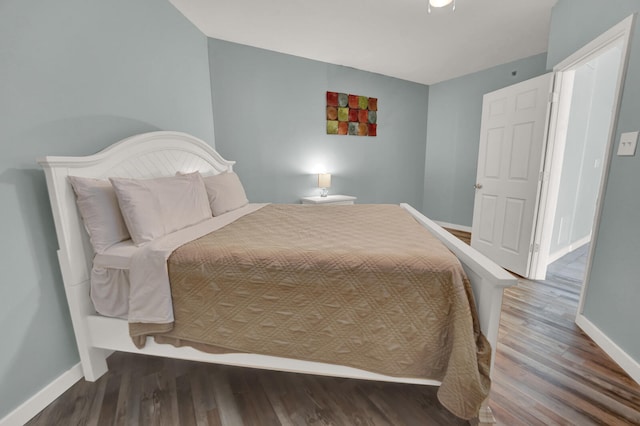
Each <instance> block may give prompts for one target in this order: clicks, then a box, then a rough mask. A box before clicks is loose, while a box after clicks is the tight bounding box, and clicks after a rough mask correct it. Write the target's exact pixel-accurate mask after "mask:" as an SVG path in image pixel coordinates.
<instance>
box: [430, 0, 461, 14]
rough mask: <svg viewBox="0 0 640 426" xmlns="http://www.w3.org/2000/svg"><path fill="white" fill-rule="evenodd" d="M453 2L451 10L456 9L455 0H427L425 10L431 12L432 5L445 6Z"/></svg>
mask: <svg viewBox="0 0 640 426" xmlns="http://www.w3.org/2000/svg"><path fill="white" fill-rule="evenodd" d="M451 3H453V7H452V8H451V10H456V0H429V3H428V8H427V12H428V13H431V8H432V7H445V6H448V5H450V4H451Z"/></svg>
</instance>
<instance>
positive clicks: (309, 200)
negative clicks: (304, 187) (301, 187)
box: [301, 195, 357, 205]
mask: <svg viewBox="0 0 640 426" xmlns="http://www.w3.org/2000/svg"><path fill="white" fill-rule="evenodd" d="M356 200H357V198H356V197H352V196H350V195H327V196H326V197H320V196H316V197H302V200H301V201H302V204H343V205H344V204H353V203H355V201H356Z"/></svg>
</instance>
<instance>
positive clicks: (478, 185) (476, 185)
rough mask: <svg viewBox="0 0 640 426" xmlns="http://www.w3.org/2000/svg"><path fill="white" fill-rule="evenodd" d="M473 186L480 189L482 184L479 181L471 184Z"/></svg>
mask: <svg viewBox="0 0 640 426" xmlns="http://www.w3.org/2000/svg"><path fill="white" fill-rule="evenodd" d="M473 187H474V188H475V189H481V188H482V184H481V183H476V184H475V185H473Z"/></svg>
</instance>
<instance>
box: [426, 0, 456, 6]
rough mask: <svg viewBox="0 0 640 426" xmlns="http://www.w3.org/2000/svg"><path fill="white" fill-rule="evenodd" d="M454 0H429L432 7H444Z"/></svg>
mask: <svg viewBox="0 0 640 426" xmlns="http://www.w3.org/2000/svg"><path fill="white" fill-rule="evenodd" d="M452 1H453V0H429V4H430V5H431V6H432V7H444V6H446V5H448V4H451V2H452Z"/></svg>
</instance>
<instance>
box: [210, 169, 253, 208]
mask: <svg viewBox="0 0 640 426" xmlns="http://www.w3.org/2000/svg"><path fill="white" fill-rule="evenodd" d="M203 179H204V185H205V187H206V188H207V194H208V195H209V202H210V204H211V211H212V212H213V215H214V216H220V215H221V214H224V213H227V212H230V211H231V210H235V209H239V208H240V207H243V206H246V205H247V204H248V203H249V200H247V195H246V194H245V192H244V188H243V186H242V183H241V182H240V178H239V177H238V175H237V174H235V173H233V172H226V173H220V174H218V175H215V176H205V177H204V178H203Z"/></svg>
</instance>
